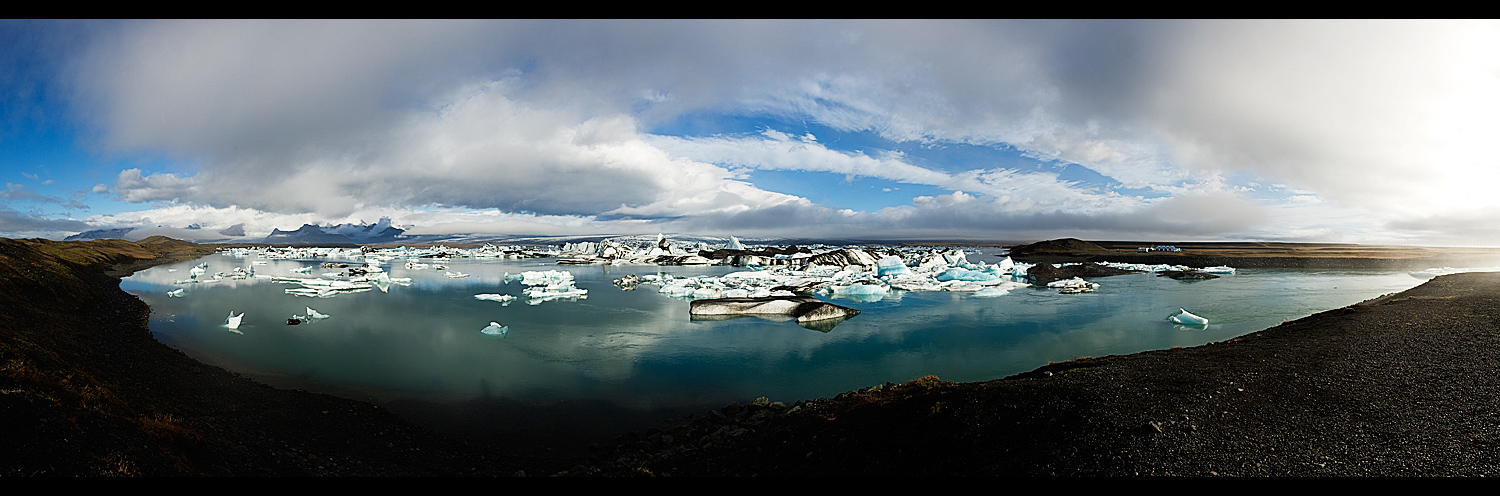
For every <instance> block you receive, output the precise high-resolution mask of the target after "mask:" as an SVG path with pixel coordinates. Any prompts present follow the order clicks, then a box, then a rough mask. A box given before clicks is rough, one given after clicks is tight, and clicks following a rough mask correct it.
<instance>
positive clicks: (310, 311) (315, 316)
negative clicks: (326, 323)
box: [304, 307, 328, 320]
mask: <svg viewBox="0 0 1500 496" xmlns="http://www.w3.org/2000/svg"><path fill="white" fill-rule="evenodd" d="M304 308H307V318H309V319H317V320H323V319H326V318H328V316H327V315H324V314H321V313H318V311H317V310H313V309H312V307H304Z"/></svg>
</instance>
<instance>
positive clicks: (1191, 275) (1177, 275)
mask: <svg viewBox="0 0 1500 496" xmlns="http://www.w3.org/2000/svg"><path fill="white" fill-rule="evenodd" d="M1156 277H1165V278H1168V279H1176V280H1179V281H1183V280H1195V279H1218V278H1219V276H1217V275H1214V274H1209V273H1207V272H1198V271H1196V270H1163V271H1161V272H1157V273H1156Z"/></svg>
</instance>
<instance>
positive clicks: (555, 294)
mask: <svg viewBox="0 0 1500 496" xmlns="http://www.w3.org/2000/svg"><path fill="white" fill-rule="evenodd" d="M521 294H524V295H526V298H527V300H526V304H528V305H537V304H540V303H542V302H546V301H552V300H557V299H562V298H588V295H589V290H587V289H581V288H578V287H575V286H573V282H572V281H568V282H565V283H558V284H548V285H546V286H533V287H529V288H526V289H523V290H521Z"/></svg>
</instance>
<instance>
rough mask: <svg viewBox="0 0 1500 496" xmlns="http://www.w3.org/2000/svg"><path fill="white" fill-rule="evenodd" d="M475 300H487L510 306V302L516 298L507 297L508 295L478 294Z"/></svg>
mask: <svg viewBox="0 0 1500 496" xmlns="http://www.w3.org/2000/svg"><path fill="white" fill-rule="evenodd" d="M474 299H476V300H485V301H498V302H500V303H502V304H505V305H509V304H510V302H512V301H515V300H516V297H515V296H512V295H507V294H493V293H487V294H477V295H474Z"/></svg>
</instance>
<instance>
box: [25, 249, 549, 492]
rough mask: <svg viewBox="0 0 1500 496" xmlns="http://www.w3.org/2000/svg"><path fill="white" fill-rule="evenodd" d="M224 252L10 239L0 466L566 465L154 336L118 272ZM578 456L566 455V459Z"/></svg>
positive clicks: (160, 471) (51, 470) (37, 469)
mask: <svg viewBox="0 0 1500 496" xmlns="http://www.w3.org/2000/svg"><path fill="white" fill-rule="evenodd" d="M212 251H213V248H211V247H206V246H202V245H195V244H193V243H188V242H184V241H177V240H171V239H167V238H156V237H153V238H147V239H145V240H142V241H140V242H138V243H132V242H129V241H123V240H107V241H88V242H55V241H47V240H40V239H33V240H10V239H0V301H3V302H4V307H3V311H0V425H4V427H3V428H0V429H3V432H4V434H3V438H4V440H5V441H4V444H5V448H4V449H0V475H10V476H15V475H67V476H80V475H82V476H100V475H147V476H150V475H467V474H474V475H512V474H514V473H515V472H516V471H517V470H526V471H528V472H530V473H550V472H555V471H556V470H557V469H558V468H557V467H556V466H555V465H556V464H557V463H560V462H558V461H555V460H547V461H537V460H532V459H527V458H520V457H510V456H504V455H499V454H497V453H496V452H495V451H494V450H491V449H485V448H480V447H474V446H469V445H466V444H463V443H460V442H456V441H451V440H448V439H444V438H441V437H439V436H436V435H432V434H430V433H428V432H426V431H424V430H423V429H421V428H418V427H416V426H414V425H412V424H410V423H408V422H406V421H405V420H402V419H400V418H398V417H396V416H395V415H394V414H391V413H389V412H387V411H385V410H384V409H382V408H378V407H375V406H374V405H371V404H369V403H364V402H360V401H353V400H346V399H341V398H336V397H333V396H328V395H322V394H313V393H308V392H305V391H292V390H280V389H273V388H271V387H268V386H265V385H263V384H260V383H257V382H254V381H251V380H249V379H246V378H242V377H239V375H238V374H235V373H232V372H229V371H227V370H224V369H221V368H217V367H213V366H209V365H205V364H203V363H200V362H198V361H196V360H193V359H192V358H189V357H188V356H187V355H184V354H182V353H181V352H178V351H177V350H174V349H171V348H169V347H167V346H165V345H163V344H161V343H159V342H157V341H156V340H155V339H153V338H152V336H151V333H150V330H149V329H148V328H147V325H146V322H147V317H148V316H149V315H150V308H148V307H147V306H146V304H145V303H142V302H141V301H140V299H138V298H136V297H134V296H131V295H130V294H128V293H126V292H124V291H121V290H120V288H119V282H120V281H119V279H116V278H115V277H112V276H110V275H106V273H107V272H108V273H112V274H116V275H122V274H128V273H129V272H130V271H132V270H138V269H140V268H144V267H146V266H150V265H153V264H156V263H164V262H171V261H177V260H183V259H190V258H195V257H198V256H202V255H204V254H207V253H211V252H212ZM563 466H566V465H563Z"/></svg>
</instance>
